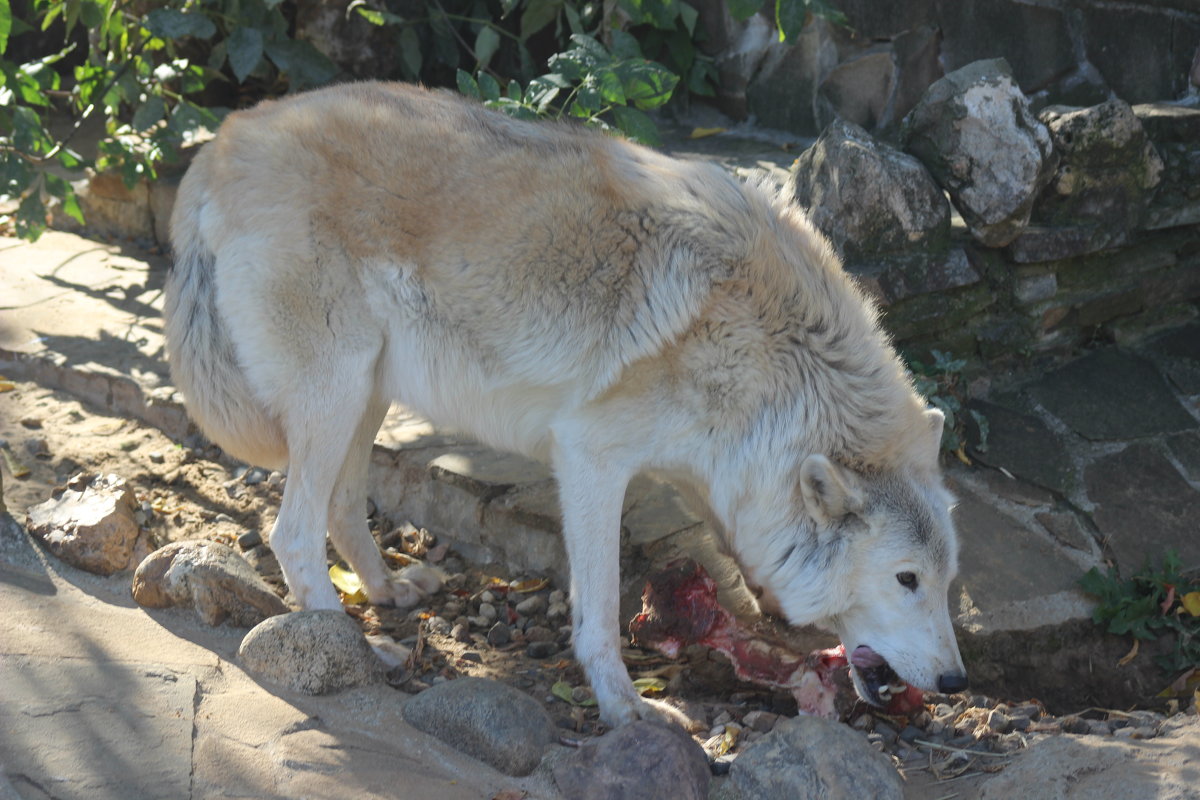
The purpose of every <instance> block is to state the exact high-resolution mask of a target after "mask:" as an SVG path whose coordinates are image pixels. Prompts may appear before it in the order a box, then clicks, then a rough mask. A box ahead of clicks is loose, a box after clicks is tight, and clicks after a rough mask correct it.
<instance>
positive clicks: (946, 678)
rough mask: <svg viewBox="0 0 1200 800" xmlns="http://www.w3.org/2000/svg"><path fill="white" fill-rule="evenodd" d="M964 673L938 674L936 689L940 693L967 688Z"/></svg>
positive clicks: (951, 692)
mask: <svg viewBox="0 0 1200 800" xmlns="http://www.w3.org/2000/svg"><path fill="white" fill-rule="evenodd" d="M967 685H968V682H967V675H966V673H962V674H957V673H954V672H947V673H945V674H944V675H938V691H939V692H941V693H942V694H955V693H956V692H961V691H963V690H964V689H966V688H967Z"/></svg>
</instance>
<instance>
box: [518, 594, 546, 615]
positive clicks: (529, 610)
mask: <svg viewBox="0 0 1200 800" xmlns="http://www.w3.org/2000/svg"><path fill="white" fill-rule="evenodd" d="M545 610H546V598H544V597H542V596H541V595H537V594H535V595H534V596H533V597H527V598H525V599H524V600H522V601H521V602H519V603H517V613H518V614H520V615H521V616H523V617H536V616H537V615H538V614H541V613H542V612H543V611H545Z"/></svg>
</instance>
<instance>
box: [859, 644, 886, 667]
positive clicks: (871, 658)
mask: <svg viewBox="0 0 1200 800" xmlns="http://www.w3.org/2000/svg"><path fill="white" fill-rule="evenodd" d="M850 663H851V664H853V665H854V666H856V667H858V668H859V669H870V668H871V667H879V666H883V665H884V664H886V663H887V661H886V660H884V657H883V656H881V655H879V653H876V652H875V651H874V650H872V649H871V648H869V647H867V646H866V645H865V644H860V645H859V646H858V647H856V648H854V652H852V653H851V654H850Z"/></svg>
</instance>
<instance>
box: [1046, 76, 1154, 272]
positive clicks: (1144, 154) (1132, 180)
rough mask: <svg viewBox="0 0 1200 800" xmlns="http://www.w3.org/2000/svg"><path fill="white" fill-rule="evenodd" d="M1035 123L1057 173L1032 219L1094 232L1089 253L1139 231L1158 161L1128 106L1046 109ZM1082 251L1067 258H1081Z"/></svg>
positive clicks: (1119, 103)
mask: <svg viewBox="0 0 1200 800" xmlns="http://www.w3.org/2000/svg"><path fill="white" fill-rule="evenodd" d="M1039 118H1040V119H1041V121H1042V122H1044V123H1045V124H1046V126H1047V127H1048V128H1049V130H1050V136H1051V138H1052V139H1053V141H1054V150H1055V152H1056V153H1057V154H1058V156H1059V162H1058V168H1057V170H1056V171H1055V173H1054V177H1053V179H1052V180H1051V181H1050V185H1049V187H1048V188H1047V190H1046V192H1045V193H1044V194H1043V195H1042V196H1041V197H1040V198H1039V199H1038V202H1037V204H1036V205H1035V206H1034V209H1033V219H1034V220H1035V221H1037V222H1038V223H1040V224H1045V225H1052V226H1057V227H1067V228H1069V227H1084V228H1087V229H1090V230H1093V231H1095V235H1094V236H1093V237H1092V240H1091V243H1090V244H1091V249H1093V250H1099V249H1101V248H1103V247H1109V246H1112V245H1114V244H1120V243H1122V242H1124V241H1126V240H1127V239H1128V236H1129V233H1130V232H1131V231H1133V230H1135V229H1137V228H1139V227H1140V226H1141V224H1142V222H1143V220H1144V219H1145V215H1146V209H1147V206H1148V205H1149V203H1150V199H1151V197H1152V196H1153V194H1154V189H1155V188H1156V187H1157V186H1158V183H1159V180H1160V179H1161V177H1162V171H1163V162H1162V159H1161V158H1159V156H1158V153H1157V152H1156V151H1155V149H1154V146H1153V145H1152V144H1151V143H1150V139H1149V137H1148V136H1147V135H1146V131H1145V129H1144V128H1143V127H1142V123H1141V121H1140V120H1139V119H1138V117H1137V115H1135V114H1134V113H1133V109H1132V108H1130V106H1129V104H1128V103H1125V102H1124V101H1121V100H1110V101H1108V102H1106V103H1101V104H1100V105H1097V106H1092V107H1091V108H1082V109H1067V108H1062V107H1052V108H1048V109H1046V110H1045V111H1043V112H1042V113H1041V114H1040V115H1039ZM1083 252H1088V251H1087V250H1083V251H1081V252H1078V253H1070V254H1069V255H1081V254H1082V253H1083Z"/></svg>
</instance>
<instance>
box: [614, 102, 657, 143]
mask: <svg viewBox="0 0 1200 800" xmlns="http://www.w3.org/2000/svg"><path fill="white" fill-rule="evenodd" d="M613 119H615V120H616V122H617V127H618V128H620V129H621V132H622V133H624V134H625V135H626V136H628V137H629V138H630V139H633V140H635V141H638V142H641V143H642V144H647V145H651V146H655V147H657V146H658V145H660V144H662V141H661V139H660V138H659V136H658V127H657V126H656V125H655V124H654V121H653V120H652V119H650V117H648V116H646V115H645V114H643V113H642V112H641V111H638V110H637V109H636V108H630V107H629V106H617V107H616V108H614V109H613Z"/></svg>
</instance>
